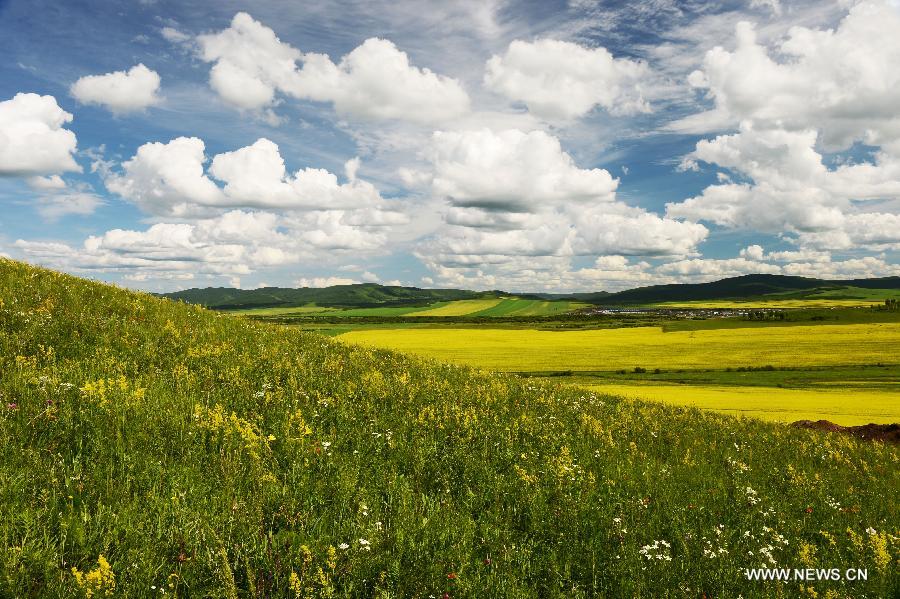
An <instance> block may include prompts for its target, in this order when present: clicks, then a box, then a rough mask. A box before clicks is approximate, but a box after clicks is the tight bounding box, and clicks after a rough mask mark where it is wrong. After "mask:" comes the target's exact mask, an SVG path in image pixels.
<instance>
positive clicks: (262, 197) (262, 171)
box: [209, 138, 381, 210]
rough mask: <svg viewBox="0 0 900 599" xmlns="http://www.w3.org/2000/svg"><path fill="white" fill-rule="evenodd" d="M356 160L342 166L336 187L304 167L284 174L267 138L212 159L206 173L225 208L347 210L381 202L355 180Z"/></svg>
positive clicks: (332, 178) (330, 177)
mask: <svg viewBox="0 0 900 599" xmlns="http://www.w3.org/2000/svg"><path fill="white" fill-rule="evenodd" d="M358 168H359V159H358V158H355V159H352V160H350V161H348V163H347V165H346V167H345V170H346V171H347V174H348V178H349V179H350V181H349V182H348V183H345V184H340V183H339V182H338V178H337V176H336V175H334V174H332V173H330V172H328V171H327V170H325V169H317V168H306V169H303V170H300V171H297V172H296V173H294V175H292V176H288V175H287V171H286V169H285V166H284V160H283V159H282V158H281V154H280V152H279V150H278V146H277V145H275V144H274V143H273V142H271V141H269V140H268V139H265V138H262V139H259V140H257V141H256V142H255V143H254V144H253V145H250V146H247V147H244V148H240V149H239V150H236V151H234V152H225V153H223V154H218V155H217V156H216V157H215V158H214V159H213V161H212V165H211V166H210V169H209V173H210V174H211V175H212V176H213V177H215V178H216V179H219V180H220V181H224V182H225V189H224V192H225V195H226V196H227V198H228V202H229V203H233V204H239V205H242V206H258V207H271V208H290V209H295V210H298V209H309V210H312V209H315V210H350V209H361V208H364V207H367V206H373V205H376V204H378V203H379V202H381V196H380V194H379V193H378V190H377V189H375V187H374V186H373V185H372V184H371V183H368V182H366V181H362V180H360V179H357V178H356V170H357V169H358Z"/></svg>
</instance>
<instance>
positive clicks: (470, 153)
mask: <svg viewBox="0 0 900 599" xmlns="http://www.w3.org/2000/svg"><path fill="white" fill-rule="evenodd" d="M428 159H429V160H430V161H431V163H432V165H433V172H432V175H431V185H432V188H433V190H434V192H435V194H437V195H440V196H444V197H446V198H448V199H449V200H450V202H451V203H452V204H453V205H454V206H458V207H467V208H471V207H474V208H483V209H485V210H500V211H507V212H527V211H530V210H535V209H540V208H541V207H542V206H544V205H547V204H553V203H559V202H570V203H578V204H588V203H594V202H611V201H613V200H614V199H615V190H616V186H617V185H618V180H617V179H614V178H613V177H612V176H611V175H610V174H609V172H607V171H605V170H603V169H597V168H595V169H580V168H578V167H577V166H576V165H575V163H574V161H573V160H572V157H571V156H569V155H568V154H567V153H566V152H564V151H563V150H562V147H561V146H560V143H559V140H558V139H557V138H555V137H553V136H551V135H548V134H547V133H544V132H543V131H531V132H528V133H525V132H522V131H519V130H516V129H512V130H507V131H501V132H493V131H490V130H488V129H483V130H480V131H438V132H436V133H435V134H434V136H433V138H432V145H431V148H430V149H429V150H428Z"/></svg>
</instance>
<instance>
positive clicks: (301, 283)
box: [294, 277, 359, 289]
mask: <svg viewBox="0 0 900 599" xmlns="http://www.w3.org/2000/svg"><path fill="white" fill-rule="evenodd" d="M354 283H359V281H357V280H356V279H348V278H346V277H312V278H306V277H303V278H300V279H297V280H296V281H295V282H294V285H296V286H297V287H315V288H317V289H320V288H322V287H331V286H332V285H353V284H354Z"/></svg>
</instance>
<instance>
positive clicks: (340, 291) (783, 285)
mask: <svg viewBox="0 0 900 599" xmlns="http://www.w3.org/2000/svg"><path fill="white" fill-rule="evenodd" d="M871 290H897V292H898V295H900V277H883V278H875V279H847V280H826V279H814V278H808V277H792V276H784V275H769V274H755V275H744V276H740V277H731V278H727V279H722V280H719V281H713V282H710V283H685V284H672V285H653V286H650V287H639V288H636V289H628V290H626V291H619V292H617V293H608V292H606V291H597V292H586V293H569V294H562V293H532V294H521V293H520V294H510V293H504V292H502V291H468V290H464V289H420V288H418V287H398V286H385V285H378V284H375V283H361V284H354V285H334V286H332V287H324V288H320V289H319V288H309V287H304V288H302V289H287V288H280V287H264V288H261V289H232V288H227V287H208V288H206V289H187V290H185V291H177V292H174V293H166V294H162V296H163V297H168V298H170V299H175V300H181V301H184V302H187V303H191V304H201V305H203V306H206V307H208V308H213V309H217V310H237V309H247V308H268V307H294V306H303V305H308V304H315V305H317V306H323V307H339V308H374V307H389V306H409V305H427V304H431V303H434V302H448V301H457V300H472V299H482V298H496V297H500V296H507V297H519V298H528V299H544V300H551V301H552V300H566V301H577V302H584V303H589V304H595V305H608V306H615V305H641V304H656V303H663V302H690V301H709V300H744V299H749V298H760V297H772V298H785V299H803V298H805V297H811V296H814V297H816V298H819V299H822V298H827V297H835V298H849V299H854V298H860V299H861V298H863V297H868V296H869V295H870V291H871Z"/></svg>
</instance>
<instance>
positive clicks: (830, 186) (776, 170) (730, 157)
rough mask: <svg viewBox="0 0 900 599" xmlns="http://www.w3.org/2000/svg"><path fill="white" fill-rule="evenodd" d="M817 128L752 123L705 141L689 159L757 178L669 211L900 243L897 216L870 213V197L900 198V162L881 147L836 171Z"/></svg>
mask: <svg viewBox="0 0 900 599" xmlns="http://www.w3.org/2000/svg"><path fill="white" fill-rule="evenodd" d="M898 114H900V113H898ZM816 140H817V134H816V131H814V130H798V131H788V130H784V129H780V128H776V129H760V128H757V127H755V126H753V125H752V124H751V123H750V122H745V123H743V124H742V125H741V129H740V131H739V132H738V133H736V134H733V135H721V136H718V137H716V138H715V139H712V140H703V141H700V142H699V143H698V144H697V147H696V150H695V151H694V152H692V153H691V154H690V155H689V156H688V157H687V159H686V165H687V166H692V165H695V164H696V161H702V162H706V163H710V164H714V165H718V166H720V167H724V168H726V169H729V170H730V171H732V172H734V173H737V174H738V175H740V176H741V177H742V178H744V179H749V180H750V181H751V182H750V183H733V182H731V179H730V177H724V178H723V179H722V180H723V182H722V183H719V184H717V185H712V186H710V187H707V188H706V189H705V190H703V192H702V193H701V194H700V195H698V196H695V197H693V198H689V199H687V200H685V201H683V202H678V203H670V204H668V205H667V214H668V215H669V216H671V217H682V218H688V219H694V220H706V221H709V222H713V223H716V224H719V225H723V226H726V227H732V228H744V229H751V230H755V231H762V232H766V233H773V234H778V233H794V234H796V236H797V237H796V239H799V240H800V241H801V242H803V243H805V244H807V245H809V246H810V247H818V248H825V249H839V248H849V247H852V246H853V245H860V246H877V245H883V244H891V243H897V242H900V228H896V227H892V226H891V225H892V224H893V223H895V222H896V219H897V217H896V215H894V214H891V213H885V214H873V213H867V212H863V211H862V208H861V206H862V205H863V204H864V203H866V202H873V203H874V204H878V203H881V202H882V201H883V200H885V199H897V198H900V160H898V158H897V157H895V156H893V155H891V154H890V153H887V152H884V151H880V152H877V153H876V155H875V159H874V161H873V162H863V163H847V164H842V165H840V166H838V167H836V168H833V169H829V168H827V167H826V166H825V164H824V161H823V157H822V155H821V154H819V153H818V152H817V151H816V150H815V145H816Z"/></svg>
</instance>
